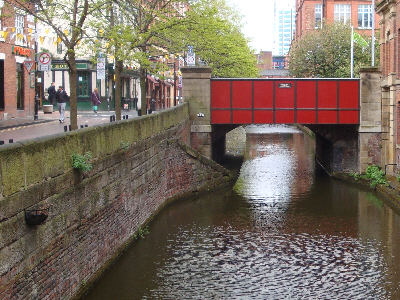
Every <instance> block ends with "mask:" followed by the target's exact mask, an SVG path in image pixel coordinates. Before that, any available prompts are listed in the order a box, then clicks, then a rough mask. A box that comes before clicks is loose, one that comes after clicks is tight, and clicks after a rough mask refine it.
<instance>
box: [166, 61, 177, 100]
mask: <svg viewBox="0 0 400 300" xmlns="http://www.w3.org/2000/svg"><path fill="white" fill-rule="evenodd" d="M167 65H168V66H172V67H174V106H176V61H175V58H174V62H173V63H167Z"/></svg>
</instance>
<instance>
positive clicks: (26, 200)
mask: <svg viewBox="0 0 400 300" xmlns="http://www.w3.org/2000/svg"><path fill="white" fill-rule="evenodd" d="M189 134H190V122H189V113H188V106H187V105H186V104H185V105H181V106H180V107H177V108H174V109H170V110H167V111H166V112H163V113H159V114H156V115H149V116H145V117H142V118H140V119H135V120H130V121H122V122H117V123H115V124H107V125H106V126H100V127H94V128H89V129H84V130H80V131H77V132H73V133H70V134H66V135H60V136H57V137H53V138H48V139H43V140H41V141H39V142H32V143H25V144H24V145H12V146H9V147H8V148H7V147H6V148H5V149H4V150H1V151H0V161H1V165H0V168H1V173H0V174H1V188H0V192H1V194H0V195H1V196H0V233H1V234H0V299H58V298H64V299H68V298H71V297H73V296H74V295H75V294H76V293H77V291H78V290H79V289H80V288H81V287H82V286H83V285H84V283H85V282H87V281H90V280H91V279H93V278H94V276H95V275H96V274H98V273H99V270H101V269H102V267H103V266H104V265H105V264H106V263H107V262H109V261H110V260H111V259H112V258H113V257H115V255H116V253H118V251H119V250H120V249H121V248H122V247H124V245H125V244H126V243H127V242H129V240H130V238H131V237H132V236H133V234H134V233H135V232H136V231H137V230H138V228H139V227H140V226H141V225H142V224H144V223H145V222H146V220H148V219H149V218H150V217H151V216H153V215H154V214H156V213H157V211H158V210H159V209H160V208H162V207H163V205H164V204H166V203H167V201H168V199H172V198H176V197H180V196H183V195H186V194H192V193H193V192H194V191H199V190H206V189H212V188H215V187H217V186H220V185H222V184H223V183H227V182H229V180H230V179H231V177H230V173H229V172H228V171H226V170H225V169H223V168H222V167H220V166H219V165H217V164H216V163H214V162H212V161H209V160H208V159H206V158H205V157H203V156H200V155H199V154H198V153H197V152H195V151H194V150H192V149H191V148H189V147H188V146H186V145H185V144H184V143H183V142H188V140H189ZM121 141H124V143H125V144H126V143H130V144H131V146H130V147H129V148H128V149H122V148H121ZM88 150H90V151H92V153H93V155H94V157H95V159H94V161H93V169H92V170H91V171H89V172H88V173H87V174H81V173H78V172H77V171H74V170H72V169H71V167H70V166H71V162H70V155H71V153H72V152H78V153H83V152H84V151H88ZM4 159H6V160H4ZM21 168H22V170H21ZM21 175H23V176H22V178H20V176H21ZM33 207H34V208H40V207H49V217H48V219H47V221H46V223H45V224H43V225H39V226H37V227H33V228H32V227H28V226H27V225H25V222H24V209H26V208H33Z"/></svg>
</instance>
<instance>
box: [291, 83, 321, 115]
mask: <svg viewBox="0 0 400 300" xmlns="http://www.w3.org/2000/svg"><path fill="white" fill-rule="evenodd" d="M296 94H297V108H314V109H315V107H316V105H317V102H316V94H317V83H316V81H314V80H313V81H311V80H303V81H298V82H297V92H296ZM314 114H315V113H314ZM314 121H315V120H314Z"/></svg>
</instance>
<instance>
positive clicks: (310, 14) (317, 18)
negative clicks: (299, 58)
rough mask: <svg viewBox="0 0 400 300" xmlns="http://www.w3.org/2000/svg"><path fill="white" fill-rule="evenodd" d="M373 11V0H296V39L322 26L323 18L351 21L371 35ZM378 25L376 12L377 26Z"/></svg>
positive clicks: (356, 28) (358, 29)
mask: <svg viewBox="0 0 400 300" xmlns="http://www.w3.org/2000/svg"><path fill="white" fill-rule="evenodd" d="M377 1H378V0H377ZM372 11H373V9H372V0H347V1H346V0H296V34H295V39H299V38H301V36H302V35H303V34H305V33H306V32H308V31H311V30H314V29H315V28H318V27H320V26H321V22H322V20H326V21H327V22H333V21H341V22H351V24H352V25H353V27H354V29H355V30H357V31H358V32H359V33H361V34H366V35H371V29H372ZM378 26H379V16H378V15H377V14H375V28H378Z"/></svg>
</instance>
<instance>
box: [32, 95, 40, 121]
mask: <svg viewBox="0 0 400 300" xmlns="http://www.w3.org/2000/svg"><path fill="white" fill-rule="evenodd" d="M34 109H35V115H34V116H33V120H38V119H39V96H38V95H36V96H35V108H34Z"/></svg>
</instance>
